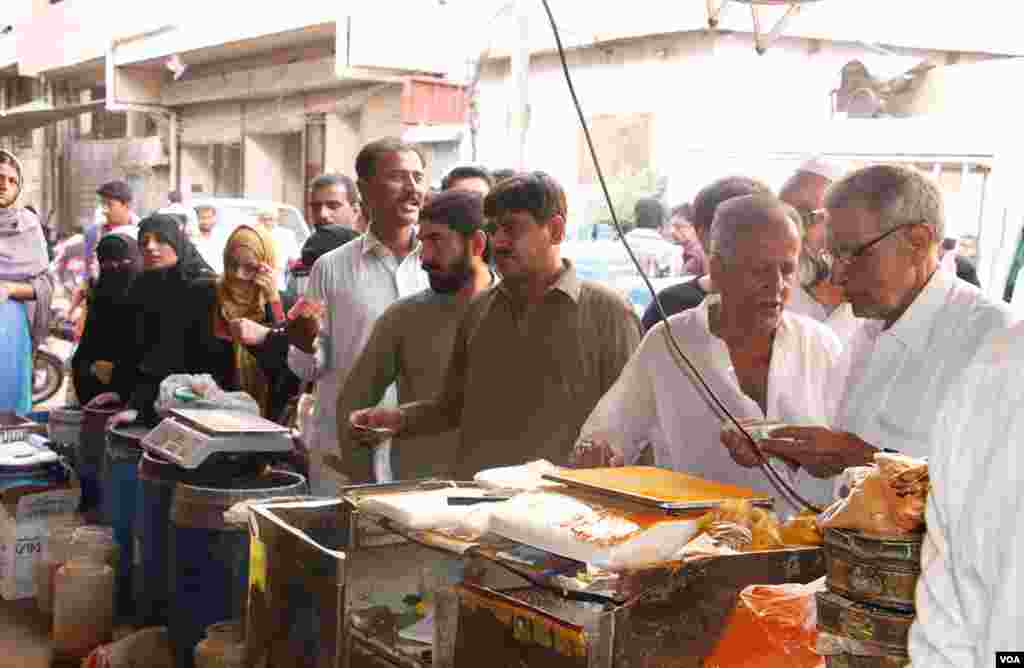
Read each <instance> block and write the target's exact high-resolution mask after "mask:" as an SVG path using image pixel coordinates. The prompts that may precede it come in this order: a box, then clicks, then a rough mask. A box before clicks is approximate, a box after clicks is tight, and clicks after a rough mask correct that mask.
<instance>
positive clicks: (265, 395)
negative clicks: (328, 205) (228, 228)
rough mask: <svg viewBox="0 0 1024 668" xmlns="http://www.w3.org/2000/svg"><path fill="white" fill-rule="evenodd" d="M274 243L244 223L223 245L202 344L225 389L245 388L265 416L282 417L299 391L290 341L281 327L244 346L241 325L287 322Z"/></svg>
mask: <svg viewBox="0 0 1024 668" xmlns="http://www.w3.org/2000/svg"><path fill="white" fill-rule="evenodd" d="M275 266H276V264H275V246H274V241H273V239H272V238H271V237H270V235H268V234H267V233H266V232H265V231H264V230H263V229H260V228H259V227H249V226H247V225H242V226H240V227H238V228H237V229H235V231H234V232H232V233H231V236H229V237H228V239H227V243H226V244H225V246H224V275H223V276H222V277H221V279H220V280H219V281H218V282H217V284H216V286H215V287H214V288H212V289H211V290H210V292H209V299H210V301H211V302H212V307H211V309H210V325H209V332H210V333H211V336H210V337H209V338H208V339H207V340H206V342H205V344H204V347H205V349H206V356H207V359H208V365H209V366H211V367H219V371H218V372H216V373H214V377H215V378H218V382H221V381H223V382H222V387H225V389H229V388H230V389H240V390H242V391H243V392H247V393H248V394H249V395H251V396H252V397H253V398H254V399H256V401H257V403H258V404H259V405H260V411H261V413H262V414H263V416H264V417H266V418H267V419H271V420H275V419H278V418H279V417H280V415H281V413H282V412H283V411H284V409H285V406H286V405H287V403H288V400H289V399H290V398H291V396H292V395H293V394H296V393H297V392H298V389H299V379H298V377H296V376H295V374H294V373H292V372H291V370H290V369H289V368H288V361H287V352H288V346H287V340H286V338H285V337H284V336H283V330H281V329H280V328H279V329H278V330H277V332H275V334H274V335H273V336H269V337H267V338H266V339H264V341H263V342H262V343H261V344H260V345H246V344H245V343H244V342H243V341H242V340H241V339H240V337H239V336H238V331H239V323H240V322H241V321H249V322H252V323H256V324H258V325H261V326H263V327H273V326H275V325H280V324H283V323H284V320H285V315H284V307H283V306H282V303H281V296H280V293H279V292H278V286H277V281H276V272H275V271H274V268H275Z"/></svg>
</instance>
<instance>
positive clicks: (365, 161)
mask: <svg viewBox="0 0 1024 668" xmlns="http://www.w3.org/2000/svg"><path fill="white" fill-rule="evenodd" d="M424 172H425V169H424V160H423V157H422V156H421V154H420V152H419V150H418V149H417V148H416V147H415V146H412V145H411V144H405V143H403V142H401V141H400V140H398V139H394V138H386V139H380V140H377V141H374V142H371V143H369V144H367V145H366V146H364V147H363V149H362V150H361V151H360V152H359V155H358V157H357V158H356V174H357V176H358V186H359V190H360V193H361V194H362V198H363V204H364V207H363V208H364V211H366V212H367V213H368V215H369V218H370V226H369V228H368V229H367V231H366V234H364V235H363V236H361V237H359V238H357V239H354V240H353V241H350V242H348V243H347V244H345V245H344V246H341V247H340V248H336V249H334V250H332V251H330V252H328V253H326V254H324V255H322V256H321V257H320V259H319V260H317V261H316V264H314V265H313V270H312V272H311V274H310V277H309V287H308V288H307V291H306V297H307V298H309V299H314V300H317V301H319V302H321V303H322V304H323V305H324V307H325V309H326V313H325V315H324V317H323V319H322V321H321V323H320V333H319V336H318V338H317V349H316V354H315V355H308V354H306V353H304V352H302V351H300V350H298V349H297V348H294V347H292V348H290V349H289V351H288V365H289V366H290V367H291V369H292V371H294V372H295V373H296V374H297V375H298V376H299V377H300V378H302V379H303V380H306V381H313V380H315V381H317V390H316V407H315V411H314V423H315V427H314V428H315V431H316V433H315V434H312V435H309V434H307V435H305V437H306V440H307V446H308V447H309V448H310V455H311V457H310V459H311V462H310V478H311V488H312V490H313V492H314V493H319V494H334V493H335V490H334V488H333V487H332V486H331V485H330V483H329V482H328V481H327V477H326V476H325V471H324V464H323V456H324V455H329V454H333V453H336V452H337V449H338V436H337V420H336V419H335V407H336V406H337V403H338V391H339V389H340V388H341V387H342V386H343V385H344V384H345V379H346V378H347V376H348V373H349V371H350V370H351V368H352V366H353V365H354V364H355V361H356V358H357V357H358V356H359V354H360V353H361V352H362V350H363V347H364V346H365V345H366V341H367V340H368V339H369V337H370V333H371V331H372V330H373V326H374V323H375V322H376V320H377V318H378V317H380V315H381V314H382V313H383V312H384V311H385V310H386V309H387V308H388V306H390V305H391V304H392V303H393V302H395V301H397V300H398V299H400V298H402V297H407V296H409V295H413V294H416V293H417V292H420V291H422V290H426V289H427V288H428V287H429V285H430V282H429V280H428V276H427V273H426V272H425V271H423V269H422V268H421V266H420V264H421V262H420V243H419V242H418V241H417V239H416V232H415V229H414V226H415V224H416V222H417V220H418V219H419V214H420V207H422V206H423V201H424V198H425V196H426V191H427V179H426V175H425V173H424ZM427 335H429V333H427ZM395 403H396V400H395V391H394V387H393V386H392V388H391V389H389V391H388V392H387V394H386V395H385V398H384V404H385V405H395Z"/></svg>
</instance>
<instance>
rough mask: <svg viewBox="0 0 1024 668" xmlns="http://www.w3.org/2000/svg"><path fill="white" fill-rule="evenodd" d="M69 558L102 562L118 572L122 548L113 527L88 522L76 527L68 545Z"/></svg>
mask: <svg viewBox="0 0 1024 668" xmlns="http://www.w3.org/2000/svg"><path fill="white" fill-rule="evenodd" d="M68 559H69V560H71V559H82V560H86V561H97V562H102V563H105V564H107V565H108V566H110V567H111V568H112V569H114V573H117V567H118V561H119V560H120V550H119V548H118V545H117V541H115V540H114V530H113V529H112V528H111V527H104V526H97V525H95V524H87V525H85V526H81V527H78V528H77V529H75V531H74V534H72V536H71V544H70V545H69V546H68Z"/></svg>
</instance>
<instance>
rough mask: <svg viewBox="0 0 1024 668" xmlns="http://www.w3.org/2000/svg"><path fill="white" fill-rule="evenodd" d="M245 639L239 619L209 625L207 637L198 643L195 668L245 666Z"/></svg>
mask: <svg viewBox="0 0 1024 668" xmlns="http://www.w3.org/2000/svg"><path fill="white" fill-rule="evenodd" d="M244 665H245V639H244V633H243V632H242V623H241V622H239V621H230V622H218V623H217V624H213V625H211V626H208V627H207V629H206V638H204V639H203V640H201V641H200V642H199V644H198V645H196V650H195V668H243V666H244Z"/></svg>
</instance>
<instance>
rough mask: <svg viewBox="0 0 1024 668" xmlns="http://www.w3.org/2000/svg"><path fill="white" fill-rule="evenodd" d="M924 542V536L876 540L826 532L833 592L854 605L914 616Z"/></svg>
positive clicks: (829, 580)
mask: <svg viewBox="0 0 1024 668" xmlns="http://www.w3.org/2000/svg"><path fill="white" fill-rule="evenodd" d="M922 538H923V536H922V535H921V534H915V535H913V536H910V537H906V538H899V537H886V538H874V537H871V536H866V535H864V534H862V533H860V532H857V531H846V530H842V529H826V530H825V561H826V568H827V579H826V584H827V585H828V588H829V590H830V591H833V592H835V593H837V594H841V595H843V596H845V597H847V598H849V599H852V600H854V601H860V602H862V603H868V604H871V605H880V606H882V607H887V608H894V609H897V610H903V611H907V612H913V610H914V589H915V588H916V586H917V579H918V577H920V575H921V541H922Z"/></svg>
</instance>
